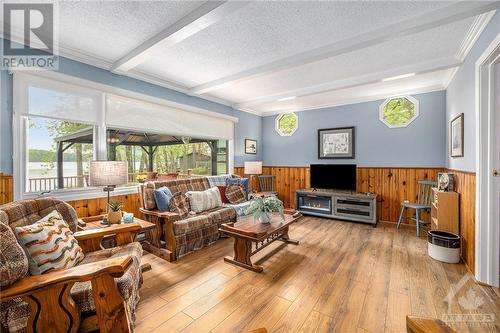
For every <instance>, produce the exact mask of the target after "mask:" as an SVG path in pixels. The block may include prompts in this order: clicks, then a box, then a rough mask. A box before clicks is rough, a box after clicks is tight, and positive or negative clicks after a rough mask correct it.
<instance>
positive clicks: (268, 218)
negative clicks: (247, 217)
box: [259, 213, 271, 223]
mask: <svg viewBox="0 0 500 333" xmlns="http://www.w3.org/2000/svg"><path fill="white" fill-rule="evenodd" d="M259 222H260V223H271V215H270V214H266V213H264V214H262V215H260V217H259Z"/></svg>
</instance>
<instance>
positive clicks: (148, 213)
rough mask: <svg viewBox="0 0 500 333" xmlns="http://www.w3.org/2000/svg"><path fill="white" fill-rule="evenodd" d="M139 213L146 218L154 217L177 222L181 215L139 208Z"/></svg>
mask: <svg viewBox="0 0 500 333" xmlns="http://www.w3.org/2000/svg"><path fill="white" fill-rule="evenodd" d="M139 211H140V212H141V213H143V214H144V215H146V216H154V217H158V218H162V219H166V220H172V221H177V220H179V219H180V216H179V214H177V213H172V212H160V211H159V210H148V209H144V208H139Z"/></svg>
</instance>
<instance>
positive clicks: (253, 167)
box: [244, 161, 262, 175]
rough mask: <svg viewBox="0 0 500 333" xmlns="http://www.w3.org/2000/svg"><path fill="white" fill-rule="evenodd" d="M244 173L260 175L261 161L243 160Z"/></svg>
mask: <svg viewBox="0 0 500 333" xmlns="http://www.w3.org/2000/svg"><path fill="white" fill-rule="evenodd" d="M244 173H245V175H261V174H262V162H257V161H249V162H245V171H244Z"/></svg>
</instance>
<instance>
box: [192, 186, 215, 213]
mask: <svg viewBox="0 0 500 333" xmlns="http://www.w3.org/2000/svg"><path fill="white" fill-rule="evenodd" d="M186 196H187V197H188V198H189V207H190V209H191V211H193V212H195V213H201V212H203V211H206V210H209V209H212V208H215V207H221V206H222V199H221V196H220V192H219V189H218V188H217V187H212V188H209V189H208V190H205V191H188V192H186Z"/></svg>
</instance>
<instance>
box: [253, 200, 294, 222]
mask: <svg viewBox="0 0 500 333" xmlns="http://www.w3.org/2000/svg"><path fill="white" fill-rule="evenodd" d="M245 213H246V214H247V215H250V214H253V217H254V219H256V220H259V221H260V222H261V223H270V222H271V216H272V215H273V214H275V213H278V214H279V215H280V216H281V218H282V219H283V220H284V219H285V215H283V202H282V201H281V200H279V199H278V198H276V197H274V196H269V197H266V198H262V197H257V198H253V199H252V201H250V205H249V206H248V208H247V209H246V211H245Z"/></svg>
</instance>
